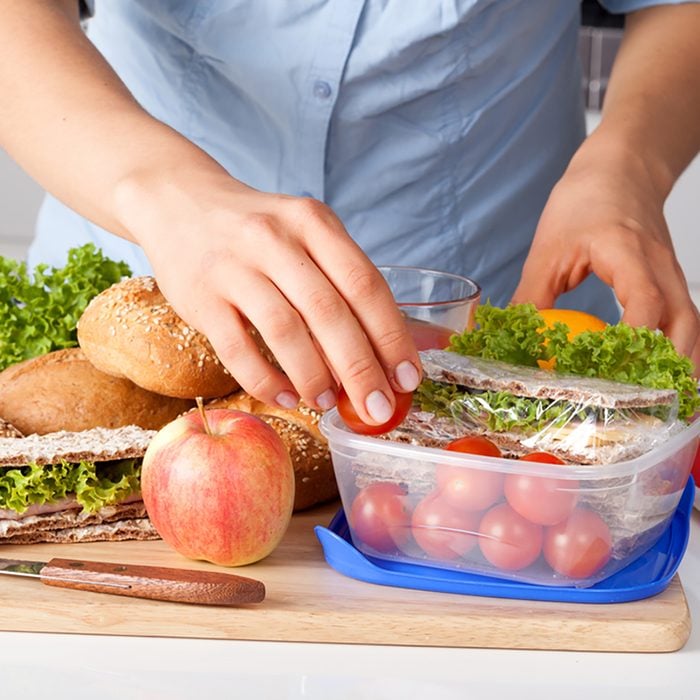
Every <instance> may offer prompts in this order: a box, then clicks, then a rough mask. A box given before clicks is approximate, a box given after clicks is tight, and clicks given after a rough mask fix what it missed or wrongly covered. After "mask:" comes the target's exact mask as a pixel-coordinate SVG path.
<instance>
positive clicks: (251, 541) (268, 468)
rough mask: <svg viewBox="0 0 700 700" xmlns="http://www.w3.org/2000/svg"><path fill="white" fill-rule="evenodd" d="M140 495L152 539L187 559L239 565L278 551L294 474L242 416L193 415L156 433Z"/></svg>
mask: <svg viewBox="0 0 700 700" xmlns="http://www.w3.org/2000/svg"><path fill="white" fill-rule="evenodd" d="M141 491H142V495H143V501H144V504H145V506H146V510H147V511H148V516H149V518H150V520H151V522H152V523H153V526H154V527H155V529H156V530H157V531H158V534H159V535H160V536H161V537H162V538H163V540H164V541H165V542H166V543H167V544H169V545H170V546H171V547H172V548H173V549H175V550H176V551H177V552H179V553H180V554H182V555H183V556H185V557H188V558H190V559H203V560H205V561H210V562H212V563H214V564H219V565H221V566H242V565H244V564H251V563H253V562H255V561H259V560H260V559H263V558H264V557H266V556H267V555H268V554H270V552H272V550H273V549H275V547H276V546H277V545H278V544H279V542H280V540H281V539H282V537H283V535H284V534H285V532H286V530H287V528H288V526H289V521H290V519H291V516H292V508H293V505H294V469H293V467H292V462H291V459H290V457H289V452H288V451H287V448H286V447H285V445H284V443H283V442H282V440H281V438H280V437H279V435H278V434H277V433H276V432H275V431H274V430H273V429H272V428H271V427H270V426H269V425H267V423H264V422H263V421H262V420H260V419H259V418H257V417H256V416H253V415H251V414H249V413H245V412H243V411H237V410H233V409H214V410H207V411H205V410H204V408H203V407H202V406H201V403H200V410H199V412H197V411H194V412H191V413H188V414H185V415H183V416H180V417H179V418H176V419H175V420H173V421H172V422H170V423H168V424H167V425H166V426H165V427H163V428H162V429H161V430H160V431H159V432H158V433H157V434H156V435H155V437H154V438H153V440H152V441H151V443H150V444H149V446H148V449H147V450H146V454H145V455H144V460H143V467H142V471H141Z"/></svg>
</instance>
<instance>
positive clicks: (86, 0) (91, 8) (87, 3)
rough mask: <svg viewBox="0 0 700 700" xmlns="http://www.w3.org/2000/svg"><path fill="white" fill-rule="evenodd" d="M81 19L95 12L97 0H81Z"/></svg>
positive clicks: (87, 17)
mask: <svg viewBox="0 0 700 700" xmlns="http://www.w3.org/2000/svg"><path fill="white" fill-rule="evenodd" d="M78 5H79V6H80V19H89V18H90V17H92V16H93V15H94V14H95V0H79V2H78Z"/></svg>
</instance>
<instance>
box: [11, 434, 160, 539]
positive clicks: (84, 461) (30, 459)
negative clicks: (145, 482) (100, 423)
mask: <svg viewBox="0 0 700 700" xmlns="http://www.w3.org/2000/svg"><path fill="white" fill-rule="evenodd" d="M154 435H155V432H154V431H149V430H143V429H142V428H139V427H136V426H126V427H121V428H117V429H107V428H93V429H90V430H85V431H81V432H68V431H60V432H56V433H50V434H48V435H30V436H28V437H0V542H3V543H6V544H28V543H34V542H52V543H54V542H55V543H67V542H96V541H107V540H108V541H115V540H147V539H158V534H157V532H156V530H155V528H154V527H153V525H152V524H151V523H150V521H149V520H148V517H147V514H146V509H145V507H144V504H143V500H142V499H141V492H140V474H141V462H142V458H143V455H144V453H145V451H146V448H147V446H148V444H149V442H150V440H151V439H152V437H153V436H154Z"/></svg>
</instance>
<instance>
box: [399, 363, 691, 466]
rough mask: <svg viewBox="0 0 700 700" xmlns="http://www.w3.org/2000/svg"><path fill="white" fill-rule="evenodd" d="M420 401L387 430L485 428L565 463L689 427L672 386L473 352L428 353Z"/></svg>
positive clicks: (613, 458)
mask: <svg viewBox="0 0 700 700" xmlns="http://www.w3.org/2000/svg"><path fill="white" fill-rule="evenodd" d="M421 361H422V364H423V372H424V377H425V378H424V381H423V383H422V384H421V386H420V388H419V390H418V393H417V400H418V403H419V404H420V407H419V408H415V409H414V410H413V411H412V412H411V413H410V414H409V416H408V417H407V418H406V420H405V421H404V423H403V424H402V425H401V426H400V427H399V428H398V429H397V430H396V431H394V432H393V433H390V434H389V435H388V436H387V437H388V438H389V439H395V440H398V441H400V442H411V443H413V444H423V445H429V446H440V445H441V444H444V443H446V442H449V441H451V440H453V439H455V438H456V437H459V436H461V435H464V434H474V433H478V434H484V435H487V436H488V437H489V438H490V439H491V440H493V441H494V442H496V443H497V444H498V445H499V447H501V449H502V450H503V451H504V453H506V454H509V455H513V456H517V455H520V454H524V453H526V452H532V451H536V450H539V451H546V452H551V453H552V454H555V455H557V456H558V457H560V458H561V459H563V460H564V461H566V462H572V463H577V464H611V463H614V462H619V461H622V460H626V459H632V458H634V457H637V456H639V455H641V454H644V453H645V452H648V451H649V450H651V449H653V448H654V447H655V446H657V445H659V444H661V443H663V442H665V441H666V440H668V438H669V437H670V436H672V435H674V434H675V433H677V432H679V431H680V430H682V429H683V427H684V426H685V423H684V422H683V421H680V420H678V417H677V416H678V397H677V394H676V392H675V391H674V390H672V389H650V388H646V387H640V386H636V385H630V384H623V383H620V382H613V381H609V380H605V379H597V378H589V377H581V376H574V375H563V374H557V373H556V372H552V371H549V370H543V369H537V368H533V367H525V366H519V365H510V364H506V363H503V362H498V361H495V360H485V359H482V358H476V357H468V356H463V355H459V354H456V353H453V352H448V351H445V350H428V351H423V352H421Z"/></svg>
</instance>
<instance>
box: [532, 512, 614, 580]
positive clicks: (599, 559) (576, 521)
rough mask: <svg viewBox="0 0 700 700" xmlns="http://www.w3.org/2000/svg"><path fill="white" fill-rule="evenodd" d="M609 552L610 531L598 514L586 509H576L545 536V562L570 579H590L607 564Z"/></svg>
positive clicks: (610, 547)
mask: <svg viewBox="0 0 700 700" xmlns="http://www.w3.org/2000/svg"><path fill="white" fill-rule="evenodd" d="M611 551H612V537H611V536H610V529H609V528H608V526H607V525H606V524H605V521H604V520H603V519H602V518H601V517H600V516H599V515H598V514H597V513H594V512H593V511H592V510H587V509H585V508H577V509H576V510H574V512H573V513H572V514H571V516H570V517H569V518H568V520H564V521H563V522H561V523H557V524H556V525H553V526H552V527H549V528H547V530H546V532H545V535H544V558H545V560H546V561H547V563H548V564H549V565H550V566H551V567H552V568H553V569H554V570H555V571H556V572H557V573H559V574H562V576H568V577H569V578H588V577H589V576H593V574H595V573H597V572H598V571H600V570H601V569H602V568H603V567H604V566H605V565H606V564H607V563H608V560H609V559H610V553H611Z"/></svg>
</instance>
